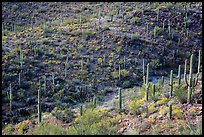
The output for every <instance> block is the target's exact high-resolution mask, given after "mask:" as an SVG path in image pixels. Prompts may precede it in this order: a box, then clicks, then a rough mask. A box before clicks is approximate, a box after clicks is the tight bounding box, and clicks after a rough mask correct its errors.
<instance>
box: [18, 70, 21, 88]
mask: <svg viewBox="0 0 204 137" xmlns="http://www.w3.org/2000/svg"><path fill="white" fill-rule="evenodd" d="M18 84H19V86H20V85H21V72H20V73H19V74H18Z"/></svg>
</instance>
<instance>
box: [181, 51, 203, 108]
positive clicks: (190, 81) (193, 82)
mask: <svg viewBox="0 0 204 137" xmlns="http://www.w3.org/2000/svg"><path fill="white" fill-rule="evenodd" d="M198 60H200V51H199V57H198ZM199 69H200V61H198V72H197V73H196V75H195V77H193V54H192V55H191V58H190V71H189V76H188V81H187V77H186V76H185V82H186V84H187V86H188V98H187V103H188V104H190V103H191V93H192V90H193V89H194V87H195V86H196V85H197V83H198V75H199V72H200V70H199ZM184 75H186V74H184Z"/></svg>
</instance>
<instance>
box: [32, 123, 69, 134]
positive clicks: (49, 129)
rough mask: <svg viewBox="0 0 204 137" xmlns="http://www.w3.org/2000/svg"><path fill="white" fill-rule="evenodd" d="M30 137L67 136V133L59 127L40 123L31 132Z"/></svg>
mask: <svg viewBox="0 0 204 137" xmlns="http://www.w3.org/2000/svg"><path fill="white" fill-rule="evenodd" d="M31 134H32V135H67V131H66V130H65V129H63V128H62V127H61V126H59V125H51V124H49V123H42V124H40V125H39V126H38V127H37V128H35V129H34V130H33V131H32V132H31Z"/></svg>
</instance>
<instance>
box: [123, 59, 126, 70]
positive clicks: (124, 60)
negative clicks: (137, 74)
mask: <svg viewBox="0 0 204 137" xmlns="http://www.w3.org/2000/svg"><path fill="white" fill-rule="evenodd" d="M125 67H126V59H125V56H124V57H123V68H124V69H125Z"/></svg>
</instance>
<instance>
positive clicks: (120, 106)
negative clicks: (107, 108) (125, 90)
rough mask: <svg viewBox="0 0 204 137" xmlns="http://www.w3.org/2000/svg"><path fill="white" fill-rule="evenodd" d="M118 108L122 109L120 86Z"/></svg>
mask: <svg viewBox="0 0 204 137" xmlns="http://www.w3.org/2000/svg"><path fill="white" fill-rule="evenodd" d="M119 109H122V93H121V88H119Z"/></svg>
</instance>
